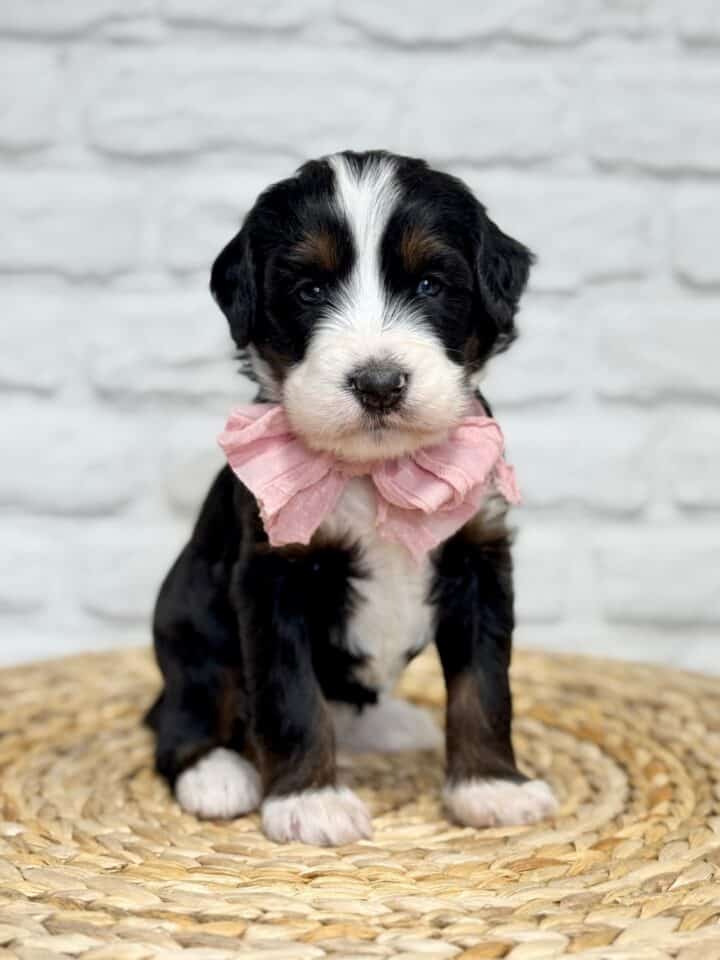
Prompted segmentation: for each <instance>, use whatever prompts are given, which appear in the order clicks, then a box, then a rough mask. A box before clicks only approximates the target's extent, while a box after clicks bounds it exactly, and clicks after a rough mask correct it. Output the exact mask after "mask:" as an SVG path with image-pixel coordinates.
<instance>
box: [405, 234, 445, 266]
mask: <svg viewBox="0 0 720 960" xmlns="http://www.w3.org/2000/svg"><path fill="white" fill-rule="evenodd" d="M444 249H445V246H444V244H443V243H442V241H441V240H438V238H437V237H434V236H433V235H432V234H431V233H428V232H427V231H426V230H422V229H421V228H420V227H417V226H413V227H408V228H407V229H406V230H405V232H404V234H403V238H402V240H401V242H400V254H401V256H402V258H403V263H404V264H405V269H406V270H407V271H408V272H409V273H416V272H417V271H418V270H421V269H422V268H423V267H424V266H425V265H426V263H427V262H428V260H430V259H431V258H432V257H433V256H437V255H438V254H440V253H442V252H443V250H444Z"/></svg>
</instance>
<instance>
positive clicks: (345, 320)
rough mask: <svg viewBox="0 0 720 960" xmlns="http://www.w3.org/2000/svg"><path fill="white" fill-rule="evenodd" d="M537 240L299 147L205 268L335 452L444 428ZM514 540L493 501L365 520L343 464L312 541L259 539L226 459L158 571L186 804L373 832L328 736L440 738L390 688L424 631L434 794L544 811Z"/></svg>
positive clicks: (455, 192)
mask: <svg viewBox="0 0 720 960" xmlns="http://www.w3.org/2000/svg"><path fill="white" fill-rule="evenodd" d="M531 261H532V256H531V254H530V252H529V251H528V250H527V249H526V248H525V247H524V246H523V245H522V244H520V243H518V242H517V241H516V240H513V239H512V238H511V237H509V236H507V235H506V234H504V233H503V232H502V231H501V230H500V229H499V228H498V227H497V226H496V225H495V224H494V223H493V222H492V220H490V219H489V218H488V216H487V214H486V212H485V209H484V207H483V206H482V205H481V204H480V203H479V202H478V201H477V200H476V199H475V198H474V196H473V195H472V194H471V193H470V191H469V190H468V189H467V188H466V187H465V186H464V184H463V183H462V182H461V181H459V180H457V179H456V178H454V177H451V176H449V175H447V174H445V173H441V172H438V171H435V170H432V169H430V168H429V167H428V165H427V164H426V163H425V162H423V161H422V160H416V159H411V158H409V157H401V156H395V155H393V154H390V153H385V152H380V151H372V152H368V153H352V152H345V153H340V154H336V155H333V156H330V157H326V158H323V159H320V160H316V161H311V162H309V163H306V164H304V165H303V166H302V167H301V168H300V169H299V170H298V171H297V173H296V174H295V176H293V177H290V178H289V179H287V180H283V181H281V182H280V183H276V184H274V185H273V186H271V187H270V188H269V189H268V190H266V191H265V192H264V193H263V194H262V195H261V196H260V197H259V199H258V200H257V202H256V204H255V206H254V207H253V209H252V210H251V211H250V213H249V214H248V216H247V217H246V219H245V221H244V224H243V226H242V229H241V230H240V232H239V233H238V234H237V235H236V236H235V237H234V238H233V239H232V240H231V241H230V242H229V243H228V245H227V246H226V247H225V249H224V250H223V251H222V252H221V253H220V254H219V256H218V258H217V260H216V261H215V264H214V266H213V269H212V276H211V290H212V293H213V296H214V297H215V300H216V301H217V303H218V305H219V306H220V308H221V309H222V311H223V312H224V313H225V315H226V317H227V319H228V321H229V324H230V332H231V334H232V337H233V339H234V341H235V343H236V344H237V346H238V347H239V348H240V350H242V351H244V353H245V356H246V357H247V361H248V369H249V372H250V373H251V375H252V376H253V377H254V378H255V380H256V381H257V383H258V385H259V394H258V402H259V403H282V405H283V410H284V411H285V413H286V414H287V417H288V418H289V420H290V422H291V424H292V427H293V431H294V433H295V435H296V436H297V437H299V438H300V439H301V440H302V442H303V443H304V444H306V445H307V447H308V448H309V449H311V450H313V451H317V452H321V453H328V454H332V455H333V456H334V457H337V458H340V459H341V460H343V461H344V462H349V463H352V462H357V461H378V460H388V459H391V458H398V457H403V456H405V455H408V454H412V453H413V451H417V450H421V449H422V448H425V447H428V445H431V444H434V443H438V442H441V441H442V440H443V438H444V437H446V436H447V435H448V431H450V430H451V429H452V428H454V427H455V426H456V425H457V424H458V423H459V421H460V419H461V418H462V417H463V415H464V413H465V412H466V410H467V409H468V404H469V403H470V402H477V400H474V399H473V398H478V399H479V400H480V402H482V404H483V406H484V408H485V411H486V412H487V413H488V414H489V408H488V407H487V404H485V401H484V400H483V399H482V397H481V396H480V394H479V393H477V392H476V387H475V381H476V377H477V375H478V374H479V372H480V371H481V370H482V368H483V366H484V364H485V362H486V361H487V360H488V358H489V357H491V356H492V355H493V354H496V353H498V352H499V351H501V350H505V349H506V348H507V347H508V346H509V345H510V344H511V343H512V341H513V339H514V338H515V335H516V332H515V326H514V317H515V313H516V309H517V306H518V301H519V298H520V295H521V293H522V291H523V288H524V287H525V284H526V281H527V278H528V272H529V269H530V266H531ZM512 633H513V584H512V561H511V552H510V542H509V538H508V535H507V532H506V528H505V525H504V509H503V507H502V505H501V502H500V499H499V498H497V497H495V498H491V499H489V500H488V501H487V502H486V503H485V504H484V505H483V507H482V508H481V509H480V510H478V512H477V513H476V515H475V516H474V517H473V518H472V519H471V520H470V521H469V522H467V523H466V524H465V525H464V526H463V527H462V528H461V529H459V530H458V531H457V532H456V533H454V534H453V535H452V536H450V537H449V538H448V539H447V540H446V541H445V542H444V543H441V544H440V545H439V546H438V547H437V548H435V549H434V550H432V551H430V552H429V553H428V554H427V555H426V556H425V557H424V559H423V560H422V562H420V563H417V562H416V560H414V559H413V558H412V557H411V556H410V555H409V554H408V552H407V551H406V550H405V549H404V548H403V547H402V546H401V545H400V544H398V543H394V542H391V541H388V540H387V539H384V538H381V537H380V536H379V535H378V531H377V527H376V524H375V515H374V502H373V496H372V491H371V489H370V486H369V481H368V478H367V477H364V476H357V477H354V478H353V479H351V480H350V482H349V483H348V484H347V486H346V488H345V490H344V492H343V494H342V496H341V497H340V499H339V501H338V502H337V504H336V505H335V507H334V509H333V510H332V512H331V513H330V515H329V516H328V517H327V518H326V519H325V520H324V521H323V522H322V524H321V525H320V527H319V529H318V530H317V532H316V534H315V535H314V536H313V537H312V539H311V540H310V542H309V543H308V544H307V545H305V546H287V547H272V546H271V545H270V544H269V542H268V537H267V535H266V533H265V531H264V529H263V525H262V522H261V519H260V516H259V511H258V505H257V502H256V500H255V498H254V497H253V496H252V494H251V493H250V492H249V490H248V489H246V488H245V487H244V486H243V484H241V483H240V482H239V481H238V479H237V478H236V477H235V476H234V475H233V473H232V472H231V470H230V469H229V468H228V467H226V468H224V469H223V470H221V472H220V474H219V475H218V476H217V478H216V480H215V482H214V483H213V485H212V487H211V489H210V492H209V493H208V495H207V498H206V500H205V503H204V505H203V507H202V510H201V512H200V516H199V519H198V521H197V525H196V527H195V530H194V532H193V534H192V537H191V539H190V541H189V543H188V544H187V546H186V547H185V549H184V550H183V551H182V553H181V554H180V556H179V557H178V559H177V561H176V562H175V565H174V566H173V567H172V569H171V570H170V572H169V574H168V575H167V578H166V579H165V582H164V583H163V586H162V588H161V590H160V594H159V598H158V601H157V607H156V611H155V619H154V636H155V650H156V655H157V660H158V663H159V666H160V669H161V671H162V674H163V677H164V681H165V686H164V690H163V692H162V693H161V695H160V697H159V699H158V700H157V702H156V703H155V705H154V706H153V708H152V709H151V711H150V713H149V714H148V722H149V724H150V725H151V727H152V728H153V729H154V730H155V733H156V737H157V749H156V765H157V769H158V771H159V772H160V774H162V775H163V776H164V777H165V778H166V779H167V781H168V783H169V784H170V786H171V787H172V788H173V789H174V792H175V796H176V797H177V800H178V802H179V803H180V805H181V806H182V807H183V808H184V809H185V810H187V811H189V812H191V813H194V814H196V815H197V816H200V817H211V818H216V817H228V818H229V817H237V816H240V815H242V814H245V813H247V812H249V811H251V810H254V809H256V808H258V807H260V809H261V816H262V825H263V829H264V831H265V833H266V835H267V836H268V837H270V838H271V839H273V840H277V841H293V840H294V841H301V842H305V843H314V844H341V843H348V842H352V841H354V840H357V839H359V838H363V837H368V836H370V834H371V823H370V819H369V816H368V813H367V811H366V809H365V807H364V805H363V804H362V802H361V801H360V800H359V799H358V797H357V796H355V794H353V793H352V792H351V791H350V790H349V789H347V788H346V787H342V786H340V785H338V782H337V776H336V766H335V748H336V742H338V741H339V742H340V743H341V744H343V745H346V746H348V747H349V748H351V749H352V748H355V749H383V748H384V749H406V748H407V749H411V748H432V747H435V746H436V745H437V742H438V738H439V732H438V731H437V729H436V728H435V726H434V725H433V723H432V721H431V720H430V718H429V717H428V716H427V715H426V714H425V713H424V712H423V711H421V710H419V709H418V708H417V707H413V706H412V705H410V704H407V703H404V702H402V701H398V700H395V699H393V698H392V696H391V694H392V690H393V687H394V685H395V683H396V681H397V679H398V677H399V675H400V673H401V671H402V670H403V668H404V667H405V665H406V664H407V663H408V662H409V661H410V660H411V659H412V658H413V657H414V656H416V655H417V654H418V653H419V652H420V651H421V650H422V649H423V648H424V647H425V646H426V644H428V643H429V642H430V641H431V640H433V641H434V642H435V644H436V646H437V650H438V652H439V655H440V659H441V662H442V667H443V671H444V677H445V683H446V687H447V715H446V734H445V745H446V753H447V761H446V764H447V779H446V786H445V790H444V801H445V805H446V807H447V810H448V812H449V814H450V816H451V817H452V818H453V819H454V820H455V821H458V822H460V823H462V824H467V825H470V826H477V827H482V826H487V825H493V824H525V823H531V822H534V821H537V820H538V819H540V818H543V817H545V816H547V815H550V814H552V812H553V811H554V809H555V801H554V799H553V796H552V793H551V791H550V789H549V788H548V786H547V785H546V784H545V783H544V782H542V781H537V780H529V779H528V778H527V777H525V776H524V775H523V774H522V773H521V772H520V771H519V770H518V768H517V766H516V763H515V757H514V754H513V747H512V743H511V738H510V733H511V719H512V708H511V696H510V688H509V684H508V667H509V662H510V650H511V641H512Z"/></svg>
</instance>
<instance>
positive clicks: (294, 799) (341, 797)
mask: <svg viewBox="0 0 720 960" xmlns="http://www.w3.org/2000/svg"><path fill="white" fill-rule="evenodd" d="M262 826H263V830H264V831H265V835H266V836H267V837H268V838H269V839H270V840H276V841H277V842H278V843H289V842H291V841H293V840H296V841H298V842H300V843H313V844H317V845H318V846H323V847H334V846H338V845H340V844H343V843H353V842H354V841H355V840H362V839H368V838H369V837H371V836H372V824H371V822H370V815H369V813H368V812H367V810H366V808H365V804H364V803H363V802H362V801H361V800H360V799H359V798H358V797H356V796H355V794H354V793H353V792H352V790H348V788H347V787H338V788H336V787H323V788H322V789H321V790H305V791H303V792H302V793H291V794H289V795H288V796H286V797H270V798H269V799H267V800H266V801H265V802H264V803H263V806H262Z"/></svg>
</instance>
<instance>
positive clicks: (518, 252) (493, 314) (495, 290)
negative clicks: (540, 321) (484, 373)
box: [476, 214, 535, 353]
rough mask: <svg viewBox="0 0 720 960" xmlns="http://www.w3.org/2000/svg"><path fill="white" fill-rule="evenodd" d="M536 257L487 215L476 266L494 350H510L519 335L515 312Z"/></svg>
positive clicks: (482, 228)
mask: <svg viewBox="0 0 720 960" xmlns="http://www.w3.org/2000/svg"><path fill="white" fill-rule="evenodd" d="M534 259H535V258H534V257H533V255H532V253H531V252H530V251H529V250H528V248H527V247H525V246H523V244H522V243H519V242H518V241H517V240H513V238H512V237H509V236H508V235H507V234H505V233H503V232H502V230H501V229H500V228H499V227H498V226H497V225H496V224H494V223H493V222H492V220H490V219H489V217H487V216H485V215H484V214H483V216H482V224H481V229H480V239H479V250H478V256H477V261H476V268H477V283H478V289H479V291H480V298H481V301H482V306H483V312H484V313H485V316H486V318H487V320H489V321H490V325H491V333H492V335H493V336H492V341H493V342H492V343H491V344H490V350H491V352H492V353H501V352H502V351H503V350H507V348H508V347H509V346H510V344H511V343H512V342H513V340H514V339H515V338H516V336H517V330H516V329H515V322H514V320H515V314H516V312H517V307H518V302H519V300H520V296H521V294H522V292H523V290H524V289H525V285H526V284H527V280H528V275H529V273H530V267H531V266H532V264H533V262H534Z"/></svg>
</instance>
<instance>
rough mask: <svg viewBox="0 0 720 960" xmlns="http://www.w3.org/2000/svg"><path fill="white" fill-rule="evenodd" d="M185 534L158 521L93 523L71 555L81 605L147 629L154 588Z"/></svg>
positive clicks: (118, 621)
mask: <svg viewBox="0 0 720 960" xmlns="http://www.w3.org/2000/svg"><path fill="white" fill-rule="evenodd" d="M185 537H186V533H185V531H183V530H182V529H181V528H179V527H177V526H173V525H170V524H163V523H161V522H159V521H156V522H154V523H149V524H148V523H146V524H142V525H136V524H129V523H123V524H122V526H120V525H117V524H102V525H98V527H97V528H96V529H93V531H92V532H91V533H90V534H89V536H88V537H87V540H86V542H85V543H84V544H83V546H82V548H81V549H80V550H79V551H78V552H77V554H76V555H75V556H74V557H73V562H74V563H75V565H76V569H77V578H76V583H77V587H76V590H77V598H78V601H79V603H80V604H81V606H82V608H83V609H84V610H85V611H86V612H87V613H89V614H91V615H93V616H94V617H97V618H98V619H105V620H110V621H112V622H113V623H116V624H119V625H120V626H122V625H123V624H127V625H133V624H138V625H140V624H142V625H145V624H147V625H148V627H149V621H150V616H151V614H152V609H153V605H154V603H155V598H156V596H157V592H158V589H159V587H160V584H161V583H162V580H163V578H164V577H165V574H166V573H167V572H168V570H169V569H170V567H171V566H172V564H173V563H174V561H175V559H176V557H177V554H178V552H179V550H180V547H181V546H182V543H183V540H184V539H185ZM147 636H148V639H149V631H148V634H147Z"/></svg>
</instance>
